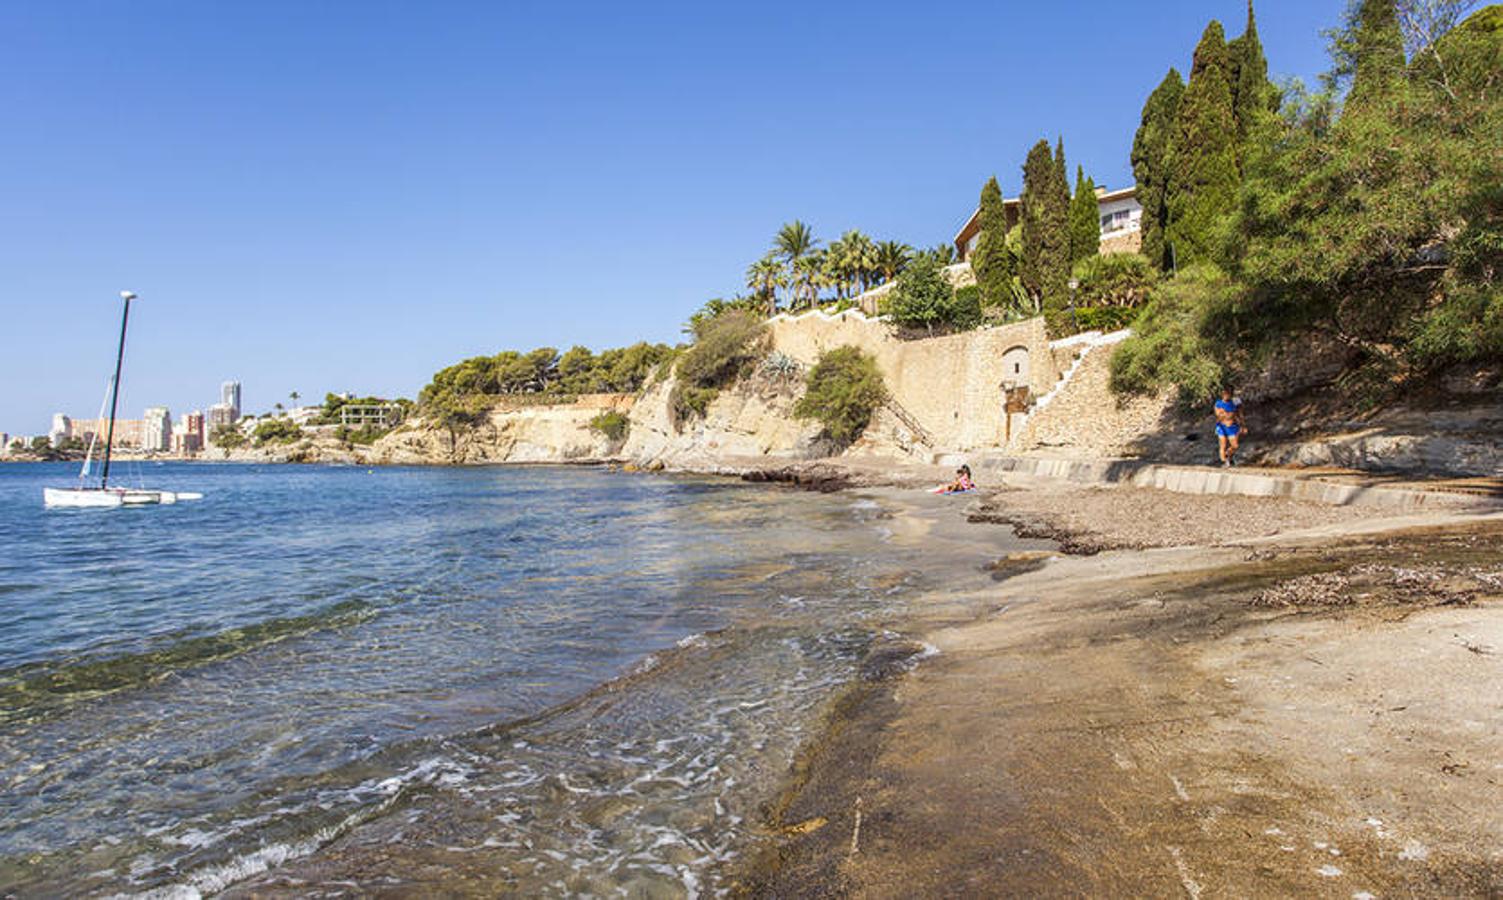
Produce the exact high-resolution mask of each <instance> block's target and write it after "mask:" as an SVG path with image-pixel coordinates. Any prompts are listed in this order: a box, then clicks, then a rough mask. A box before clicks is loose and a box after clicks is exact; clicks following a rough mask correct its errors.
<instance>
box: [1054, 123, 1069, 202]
mask: <svg viewBox="0 0 1503 900" xmlns="http://www.w3.org/2000/svg"><path fill="white" fill-rule="evenodd" d="M1054 175H1055V179H1056V181H1058V183H1059V185H1060V187H1062V188H1064V191H1065V205H1066V208H1067V209H1068V207H1069V203H1070V176H1069V175H1068V174H1066V170H1065V136H1064V135H1060V136H1059V139H1058V140H1057V141H1055V143H1054Z"/></svg>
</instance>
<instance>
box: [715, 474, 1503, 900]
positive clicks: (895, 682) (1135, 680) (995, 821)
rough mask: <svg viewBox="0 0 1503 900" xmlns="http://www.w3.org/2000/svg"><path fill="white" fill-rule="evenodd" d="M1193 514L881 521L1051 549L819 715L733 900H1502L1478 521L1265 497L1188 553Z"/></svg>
mask: <svg viewBox="0 0 1503 900" xmlns="http://www.w3.org/2000/svg"><path fill="white" fill-rule="evenodd" d="M1106 492H1110V493H1111V496H1110V498H1107V499H1103V498H1101V497H1093V496H1091V495H1092V494H1095V493H1106ZM1041 498H1042V499H1041ZM1203 499H1204V498H1195V497H1185V496H1178V495H1165V494H1163V492H1158V491H1149V490H1140V489H1134V488H1113V489H1106V490H1105V491H1102V490H1100V489H1091V488H1079V487H1062V488H1060V489H1058V490H1054V491H1045V492H1043V493H1042V494H1041V493H1039V492H1034V491H1029V492H1023V491H1010V490H1006V489H1005V488H1004V489H1002V490H999V491H996V492H994V493H992V494H991V495H990V496H987V497H984V498H982V499H981V500H979V501H978V502H975V503H972V504H969V505H968V507H969V508H967V509H954V508H948V509H942V510H941V511H938V512H936V511H935V510H934V509H933V508H932V507H930V508H929V511H928V512H923V511H922V509H923V508H922V507H920V511H919V512H917V513H915V512H914V511H913V510H910V511H909V512H908V513H906V514H905V515H908V516H914V515H917V517H918V518H920V519H926V518H927V519H928V520H929V521H930V525H929V526H927V527H935V525H934V523H938V522H943V521H944V519H946V518H948V519H949V520H951V521H952V522H953V521H959V520H960V519H962V518H969V519H971V521H972V523H973V524H971V525H969V526H966V527H969V528H971V529H979V530H980V532H981V536H982V537H984V532H985V529H986V528H988V527H994V526H995V525H1002V526H1003V527H1005V528H1008V529H1012V530H1016V531H1017V532H1018V533H1019V534H1025V533H1032V534H1046V535H1049V536H1050V537H1053V538H1056V539H1057V538H1063V539H1064V540H1063V541H1062V542H1061V546H1060V549H1059V551H1058V552H1054V553H1029V554H1015V555H1014V556H1016V557H1018V558H1015V559H1005V560H996V561H986V560H984V559H982V558H981V557H982V556H983V555H984V551H983V550H981V549H979V548H977V549H973V554H974V557H975V558H973V560H972V562H973V566H972V568H971V570H972V571H975V570H978V569H984V570H986V571H987V572H989V573H990V574H991V578H990V580H989V583H986V584H984V585H981V584H978V582H977V580H976V579H975V578H974V577H969V576H963V577H958V578H957V590H956V593H955V594H954V595H953V596H948V597H944V598H931V600H932V602H928V603H926V604H923V605H922V606H921V608H920V609H919V610H918V611H916V613H915V616H914V620H913V621H912V622H909V623H905V624H904V625H903V626H902V629H903V630H904V631H905V632H907V633H911V634H920V635H922V636H923V640H924V641H925V642H927V643H930V644H932V645H933V646H934V647H936V648H937V649H938V651H939V653H938V655H937V656H936V657H934V658H932V659H928V660H926V661H924V662H923V663H922V664H921V665H920V666H918V668H917V669H916V670H915V671H913V672H912V673H911V674H901V673H893V672H885V673H883V674H882V675H881V676H879V677H872V678H864V679H863V680H862V681H861V682H859V683H857V684H855V685H853V686H851V687H850V688H849V689H848V690H847V691H846V692H845V694H844V695H843V696H842V697H841V698H840V700H839V701H837V702H836V703H835V704H833V705H832V708H831V709H830V711H829V714H828V721H827V726H826V728H825V729H824V731H823V733H822V734H821V735H820V736H819V737H818V738H817V739H815V740H813V741H811V743H810V744H809V745H808V746H807V747H805V748H804V750H803V752H802V753H801V755H800V758H799V762H798V764H797V765H796V766H795V768H794V770H793V772H791V773H790V776H789V781H788V785H787V788H786V790H785V792H784V793H783V795H782V796H780V797H779V798H777V799H776V800H775V801H773V802H770V803H769V804H768V806H767V815H766V822H765V826H766V830H767V833H768V837H767V839H766V840H765V841H764V843H763V846H762V847H761V848H760V849H759V851H758V852H757V853H755V854H753V855H752V856H751V857H750V858H749V859H748V861H747V862H746V863H745V864H743V865H741V866H740V867H738V869H737V870H736V871H735V873H734V874H733V876H732V877H731V878H730V881H731V882H732V883H733V884H734V885H735V889H736V892H737V893H738V894H740V895H742V896H757V897H763V896H765V897H776V896H794V895H798V896H809V895H817V896H846V895H853V896H872V897H900V896H901V897H914V896H925V897H927V896H935V897H938V896H955V895H972V896H995V895H1041V894H1091V895H1098V894H1099V895H1122V894H1132V895H1153V896H1166V895H1171V894H1180V893H1188V894H1189V895H1190V896H1192V897H1196V896H1201V895H1202V894H1203V893H1206V894H1224V893H1225V894H1249V893H1251V894H1257V895H1300V896H1332V897H1337V896H1339V897H1352V896H1381V895H1386V894H1389V893H1403V894H1408V895H1411V896H1455V895H1492V894H1496V893H1498V892H1499V891H1500V890H1503V839H1500V837H1499V835H1500V834H1503V814H1500V813H1498V812H1497V811H1498V810H1499V809H1503V778H1500V777H1499V776H1498V772H1497V769H1498V765H1497V763H1496V760H1498V759H1503V730H1500V729H1499V727H1498V724H1497V723H1498V718H1497V708H1496V698H1497V697H1498V696H1503V669H1500V668H1499V667H1498V664H1497V662H1496V661H1497V659H1499V658H1500V656H1499V654H1503V552H1500V551H1503V514H1499V513H1493V514H1488V515H1478V514H1475V513H1474V514H1471V515H1458V514H1450V515H1437V514H1430V515H1428V516H1422V517H1414V516H1410V517H1405V518H1381V512H1379V511H1374V510H1354V509H1350V508H1348V509H1344V510H1333V509H1331V508H1320V507H1313V506H1311V505H1309V504H1299V503H1294V502H1292V501H1263V502H1260V503H1258V504H1256V505H1255V507H1256V508H1254V507H1253V506H1246V507H1242V506H1239V507H1237V508H1233V509H1227V510H1223V512H1226V513H1227V515H1225V516H1224V517H1221V518H1220V519H1218V520H1216V521H1211V522H1208V523H1203V524H1202V525H1199V526H1195V527H1202V528H1203V529H1204V531H1203V534H1204V535H1205V536H1206V537H1207V539H1206V540H1204V541H1202V542H1200V543H1197V544H1191V545H1188V546H1187V545H1185V544H1184V543H1183V541H1182V538H1183V535H1184V533H1185V529H1184V528H1183V527H1181V526H1179V525H1178V524H1177V523H1178V522H1179V516H1180V515H1182V514H1188V513H1191V512H1199V513H1201V515H1202V518H1206V517H1209V518H1212V519H1217V516H1216V515H1215V513H1214V512H1212V513H1210V514H1209V515H1208V514H1207V513H1206V512H1205V510H1204V509H1203V504H1202V508H1197V506H1196V504H1197V502H1199V501H1203ZM1223 499H1225V498H1216V500H1217V502H1218V503H1220V502H1221V501H1222V500H1223ZM1238 499H1251V498H1238ZM1103 503H1109V504H1112V505H1114V506H1115V507H1116V510H1115V512H1116V517H1115V518H1111V519H1108V518H1104V517H1103V518H1099V519H1097V520H1095V521H1096V522H1097V524H1098V525H1099V528H1097V529H1095V530H1092V529H1090V528H1084V527H1082V526H1081V521H1082V517H1083V516H1084V517H1089V516H1091V515H1093V514H1096V515H1100V514H1103V513H1104V512H1105V511H1106V508H1105V507H1104V506H1102V504H1103ZM951 527H953V526H951ZM1271 527H1272V528H1273V531H1274V533H1272V534H1270V533H1269V529H1270V528H1271ZM973 537H976V535H973ZM1024 557H1026V558H1024ZM950 564H952V565H953V561H950Z"/></svg>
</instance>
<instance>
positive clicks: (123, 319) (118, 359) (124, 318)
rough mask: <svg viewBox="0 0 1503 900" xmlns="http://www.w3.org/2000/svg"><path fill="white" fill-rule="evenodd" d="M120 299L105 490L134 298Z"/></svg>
mask: <svg viewBox="0 0 1503 900" xmlns="http://www.w3.org/2000/svg"><path fill="white" fill-rule="evenodd" d="M120 297H121V298H122V299H123V300H125V312H124V314H122V315H121V316H120V347H119V349H118V350H116V351H115V381H114V384H113V386H112V387H111V388H110V426H109V429H108V430H107V431H106V433H105V438H104V472H103V474H102V475H101V476H100V479H99V487H100V488H101V489H102V488H105V487H108V486H109V483H110V447H111V446H112V445H113V444H114V443H115V407H116V406H117V405H118V404H119V402H120V367H121V365H123V364H124V363H125V325H126V323H127V322H129V321H130V302H131V301H132V300H134V299H135V298H136V295H135V294H132V293H131V292H130V291H121V292H120Z"/></svg>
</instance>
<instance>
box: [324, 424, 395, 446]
mask: <svg viewBox="0 0 1503 900" xmlns="http://www.w3.org/2000/svg"><path fill="white" fill-rule="evenodd" d="M390 431H391V429H389V428H379V427H377V426H375V425H362V426H360V427H359V428H351V427H349V426H348V425H341V426H339V427H338V428H336V429H335V430H334V437H336V438H338V439H339V440H341V441H344V442H345V443H348V444H361V445H364V446H369V445H370V444H374V443H375V442H376V441H378V440H380V439H381V437H383V436H384V435H386V434H387V433H388V432H390Z"/></svg>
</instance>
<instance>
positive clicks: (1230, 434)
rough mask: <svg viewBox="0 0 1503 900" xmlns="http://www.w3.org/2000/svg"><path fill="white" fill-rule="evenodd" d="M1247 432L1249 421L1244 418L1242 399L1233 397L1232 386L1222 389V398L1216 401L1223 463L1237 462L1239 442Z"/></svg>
mask: <svg viewBox="0 0 1503 900" xmlns="http://www.w3.org/2000/svg"><path fill="white" fill-rule="evenodd" d="M1246 432H1247V423H1246V422H1245V421H1244V420H1243V418H1242V401H1240V400H1236V399H1234V398H1233V397H1232V389H1231V388H1229V387H1228V388H1222V389H1221V399H1220V400H1217V401H1216V441H1217V443H1219V444H1220V445H1221V465H1222V466H1223V467H1231V466H1235V465H1236V464H1237V444H1238V443H1239V442H1240V441H1241V440H1242V436H1243V435H1244V434H1246Z"/></svg>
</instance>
